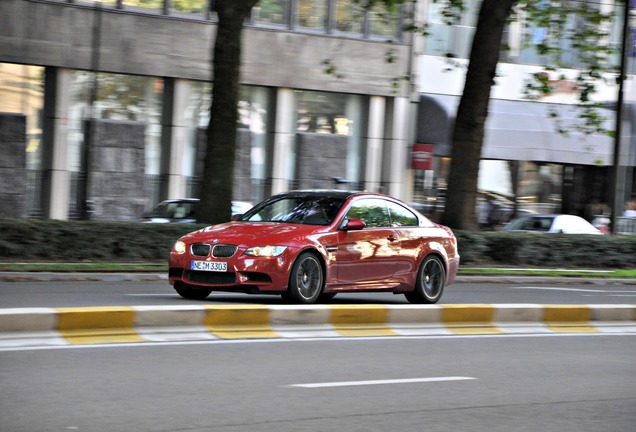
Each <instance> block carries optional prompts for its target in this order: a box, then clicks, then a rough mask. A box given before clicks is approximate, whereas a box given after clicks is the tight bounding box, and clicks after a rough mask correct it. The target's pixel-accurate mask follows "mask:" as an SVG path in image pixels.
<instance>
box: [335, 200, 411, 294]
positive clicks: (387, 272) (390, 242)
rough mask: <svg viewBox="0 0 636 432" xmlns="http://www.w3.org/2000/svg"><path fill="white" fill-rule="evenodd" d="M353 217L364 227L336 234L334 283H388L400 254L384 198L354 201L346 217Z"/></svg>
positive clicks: (368, 285)
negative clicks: (360, 221)
mask: <svg viewBox="0 0 636 432" xmlns="http://www.w3.org/2000/svg"><path fill="white" fill-rule="evenodd" d="M353 218H355V219H360V220H362V221H363V222H364V223H365V224H366V227H365V228H364V229H362V230H357V231H341V232H340V233H339V234H338V236H339V238H338V240H339V241H338V245H337V252H336V264H335V269H336V280H337V284H338V285H341V286H342V285H355V286H358V287H361V288H362V287H365V288H382V287H387V286H389V285H390V284H391V283H392V277H393V274H394V273H395V268H396V257H398V256H399V253H400V240H399V237H398V235H397V233H396V231H395V229H393V227H391V221H390V217H389V212H388V208H387V206H386V201H385V200H382V199H377V198H365V199H361V200H358V201H355V202H354V203H353V204H352V205H351V207H350V208H349V210H348V211H347V214H346V219H353Z"/></svg>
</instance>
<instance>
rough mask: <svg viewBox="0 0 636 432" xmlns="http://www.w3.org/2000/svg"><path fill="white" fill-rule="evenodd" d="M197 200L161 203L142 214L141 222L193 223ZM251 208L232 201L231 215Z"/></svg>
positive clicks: (242, 203) (250, 205) (176, 200)
mask: <svg viewBox="0 0 636 432" xmlns="http://www.w3.org/2000/svg"><path fill="white" fill-rule="evenodd" d="M198 204H199V200H198V199H197V198H182V199H171V200H165V201H161V202H160V203H159V204H157V206H156V207H155V208H153V209H152V210H150V211H148V212H146V213H144V215H143V217H142V220H143V221H144V222H152V223H195V222H196V221H197V220H196V210H197V206H198ZM251 208H252V204H251V203H248V202H244V201H232V214H233V215H235V214H243V213H245V212H246V211H247V210H249V209H251Z"/></svg>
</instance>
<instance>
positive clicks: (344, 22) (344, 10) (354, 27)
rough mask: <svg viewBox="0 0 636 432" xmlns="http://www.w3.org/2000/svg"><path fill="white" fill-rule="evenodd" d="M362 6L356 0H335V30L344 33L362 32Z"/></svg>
mask: <svg viewBox="0 0 636 432" xmlns="http://www.w3.org/2000/svg"><path fill="white" fill-rule="evenodd" d="M364 12H365V10H364V8H363V7H362V6H361V5H360V2H358V1H356V0H337V2H336V27H335V28H336V30H337V31H340V32H346V33H362V31H363V27H364Z"/></svg>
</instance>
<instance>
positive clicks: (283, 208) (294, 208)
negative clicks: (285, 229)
mask: <svg viewBox="0 0 636 432" xmlns="http://www.w3.org/2000/svg"><path fill="white" fill-rule="evenodd" d="M344 202H345V198H344V197H337V196H328V197H324V196H311V195H307V196H285V197H279V198H276V199H272V200H269V201H265V202H263V203H262V204H259V205H257V206H256V207H254V208H252V209H251V210H250V211H248V212H247V213H245V215H243V217H241V218H240V220H241V221H246V222H287V223H297V224H307V225H330V224H331V223H332V222H333V220H334V219H335V217H336V215H337V214H338V211H339V210H340V208H341V207H342V205H343V204H344Z"/></svg>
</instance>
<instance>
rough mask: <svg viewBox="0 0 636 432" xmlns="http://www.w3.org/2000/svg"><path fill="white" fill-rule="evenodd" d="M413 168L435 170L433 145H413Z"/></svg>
mask: <svg viewBox="0 0 636 432" xmlns="http://www.w3.org/2000/svg"><path fill="white" fill-rule="evenodd" d="M411 168H412V169H415V170H432V169H433V144H413V149H412V150H411Z"/></svg>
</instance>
